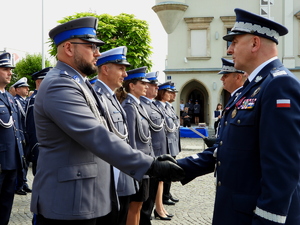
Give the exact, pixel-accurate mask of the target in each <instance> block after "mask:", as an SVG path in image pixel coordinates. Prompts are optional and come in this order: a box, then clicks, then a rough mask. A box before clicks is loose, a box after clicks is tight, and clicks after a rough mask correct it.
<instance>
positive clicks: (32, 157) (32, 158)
mask: <svg viewBox="0 0 300 225" xmlns="http://www.w3.org/2000/svg"><path fill="white" fill-rule="evenodd" d="M51 69H52V67H46V68H44V69H42V70H40V71H38V72H35V73H33V74H32V75H31V78H32V80H34V82H35V90H34V92H33V94H32V95H31V96H30V97H29V98H28V105H27V107H26V117H25V131H26V134H27V137H28V143H27V145H28V149H29V151H28V153H27V155H26V158H27V160H28V161H29V162H32V174H33V176H34V175H35V174H36V165H37V159H38V155H39V143H38V140H37V138H36V129H35V122H34V115H33V112H34V101H35V97H36V94H37V93H38V90H39V88H40V85H41V83H42V81H43V79H44V78H45V76H46V74H47V73H48V72H49V71H50V70H51Z"/></svg>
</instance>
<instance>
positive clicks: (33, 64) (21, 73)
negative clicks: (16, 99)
mask: <svg viewBox="0 0 300 225" xmlns="http://www.w3.org/2000/svg"><path fill="white" fill-rule="evenodd" d="M49 66H53V65H51V64H50V62H49V61H48V60H47V59H46V60H45V67H49ZM41 69H42V55H41V54H34V55H30V54H27V55H26V57H25V58H23V59H21V60H20V61H19V62H17V64H16V68H15V69H13V73H14V74H13V76H12V79H11V82H10V85H9V86H11V85H13V84H14V83H16V82H17V81H18V80H19V79H21V78H22V77H27V82H28V84H29V85H30V87H29V89H30V90H34V89H35V82H34V81H33V80H32V79H31V74H33V73H35V72H37V71H40V70H41Z"/></svg>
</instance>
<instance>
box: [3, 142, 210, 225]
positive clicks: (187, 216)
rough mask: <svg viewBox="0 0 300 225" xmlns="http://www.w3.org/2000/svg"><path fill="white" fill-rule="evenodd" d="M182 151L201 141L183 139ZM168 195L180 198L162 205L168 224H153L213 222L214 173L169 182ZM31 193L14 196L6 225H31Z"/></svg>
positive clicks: (200, 144) (196, 148)
mask: <svg viewBox="0 0 300 225" xmlns="http://www.w3.org/2000/svg"><path fill="white" fill-rule="evenodd" d="M181 146H182V152H181V153H180V154H179V155H178V156H177V158H182V157H185V156H189V155H193V154H195V153H196V152H199V151H202V150H203V148H204V144H203V141H202V139H198V138H193V139H192V138H182V139H181ZM27 179H28V183H29V185H30V187H31V183H32V180H33V176H32V173H31V168H30V169H29V171H28V176H27ZM171 193H172V195H173V196H174V197H176V198H178V199H179V202H178V203H176V205H175V206H165V208H166V210H167V211H168V212H169V213H170V214H174V217H173V218H172V220H171V221H162V220H159V219H153V220H152V224H153V225H165V224H169V225H196V224H197V225H210V224H211V220H212V212H213V204H214V196H215V185H214V177H213V174H208V175H205V176H202V177H198V178H196V179H195V180H193V181H192V182H190V183H188V184H186V185H185V186H182V185H181V184H180V183H179V182H175V183H172V187H171ZM30 198H31V194H27V195H26V196H22V195H15V200H14V205H13V209H12V214H11V219H10V223H9V225H30V224H31V219H32V213H31V212H30V209H29V206H30Z"/></svg>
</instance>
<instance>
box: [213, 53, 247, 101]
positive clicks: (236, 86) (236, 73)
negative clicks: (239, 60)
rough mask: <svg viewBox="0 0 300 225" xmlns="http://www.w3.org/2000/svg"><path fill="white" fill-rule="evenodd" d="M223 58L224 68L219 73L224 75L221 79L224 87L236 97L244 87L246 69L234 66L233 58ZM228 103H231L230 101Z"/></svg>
mask: <svg viewBox="0 0 300 225" xmlns="http://www.w3.org/2000/svg"><path fill="white" fill-rule="evenodd" d="M221 60H222V69H221V71H220V72H219V73H218V74H220V75H222V77H221V78H220V80H221V81H222V82H223V88H224V89H225V90H226V91H228V92H229V93H230V96H231V97H236V96H237V95H238V94H239V93H240V92H241V90H240V89H241V88H242V87H243V84H244V83H245V80H246V79H247V76H246V74H245V72H244V71H242V70H237V69H236V68H234V63H233V61H232V60H228V59H224V58H222V59H221ZM233 99H234V98H233ZM233 99H232V100H233ZM228 103H229V104H230V102H228Z"/></svg>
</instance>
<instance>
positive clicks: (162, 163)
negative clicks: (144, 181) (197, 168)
mask: <svg viewBox="0 0 300 225" xmlns="http://www.w3.org/2000/svg"><path fill="white" fill-rule="evenodd" d="M146 174H148V175H149V176H151V177H156V178H159V179H160V180H162V181H180V180H182V179H184V177H185V172H184V170H183V169H182V168H181V167H180V166H178V165H177V164H176V160H175V159H174V158H173V157H172V156H170V155H166V154H164V155H161V156H158V157H155V158H154V161H153V163H152V165H151V167H150V169H149V170H148V171H147V173H146Z"/></svg>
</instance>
